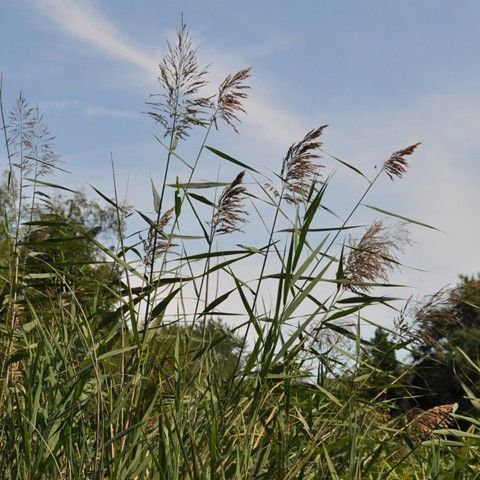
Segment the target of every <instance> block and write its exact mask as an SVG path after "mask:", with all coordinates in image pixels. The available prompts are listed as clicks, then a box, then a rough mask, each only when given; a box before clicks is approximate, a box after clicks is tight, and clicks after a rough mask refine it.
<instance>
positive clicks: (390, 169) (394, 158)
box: [383, 142, 421, 181]
mask: <svg viewBox="0 0 480 480" xmlns="http://www.w3.org/2000/svg"><path fill="white" fill-rule="evenodd" d="M420 144H421V142H418V143H415V144H413V145H410V146H409V147H406V148H403V149H402V150H398V151H397V152H393V153H392V155H391V156H390V158H388V159H387V160H385V162H384V164H383V168H384V169H385V172H386V173H387V175H388V176H389V177H390V180H392V181H393V180H394V179H395V178H394V177H397V178H402V177H403V175H404V174H405V172H406V171H407V167H408V160H407V158H406V157H408V156H410V155H411V154H412V153H413V152H414V151H415V149H416V148H417V147H418V146H419V145H420Z"/></svg>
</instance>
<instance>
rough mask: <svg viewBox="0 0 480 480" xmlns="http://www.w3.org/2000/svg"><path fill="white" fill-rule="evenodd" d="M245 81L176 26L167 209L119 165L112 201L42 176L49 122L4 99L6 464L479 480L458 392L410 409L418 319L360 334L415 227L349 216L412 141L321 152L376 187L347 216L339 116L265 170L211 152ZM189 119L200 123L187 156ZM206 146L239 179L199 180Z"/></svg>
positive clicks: (473, 433)
mask: <svg viewBox="0 0 480 480" xmlns="http://www.w3.org/2000/svg"><path fill="white" fill-rule="evenodd" d="M250 75H251V71H250V69H248V68H246V69H242V70H240V71H238V72H237V73H234V74H231V75H228V76H227V77H226V78H225V80H224V81H223V82H222V83H221V85H220V86H219V88H218V91H217V94H216V95H208V94H205V93H204V90H205V88H206V86H207V78H208V72H207V70H206V69H204V68H202V67H200V66H199V65H198V63H197V59H196V49H195V47H194V46H193V45H192V42H191V40H190V37H189V34H188V30H187V28H186V26H185V25H183V24H182V25H181V27H180V28H179V30H178V33H177V37H176V40H175V43H174V44H169V45H168V46H167V51H166V54H165V55H164V57H163V58H162V59H161V62H160V65H159V76H158V82H159V93H158V94H156V95H154V96H152V97H151V98H150V100H149V101H148V103H147V106H148V109H149V112H148V114H149V116H150V117H152V118H153V120H154V121H155V122H156V124H157V125H158V126H159V128H160V129H161V134H160V135H159V136H158V137H156V138H157V140H158V144H159V146H160V148H161V149H162V152H163V153H164V155H165V160H164V162H163V165H164V171H163V183H162V185H161V187H160V188H158V186H155V185H154V184H153V182H152V191H153V209H154V214H153V215H152V214H151V213H150V214H149V213H148V212H141V211H137V210H134V209H132V208H130V207H127V206H125V205H123V204H121V203H120V202H119V199H118V195H117V188H116V184H115V177H113V179H114V191H113V194H111V195H109V194H107V193H105V192H102V191H100V190H98V189H97V190H96V191H97V193H98V194H99V195H100V196H101V197H102V198H103V200H104V201H105V202H106V205H107V206H106V207H100V206H99V205H98V203H96V202H94V201H91V200H88V198H87V197H86V196H85V195H84V194H81V193H79V192H74V191H72V190H69V189H68V188H66V187H63V186H61V185H56V184H55V183H54V182H52V181H51V179H48V181H47V180H45V179H44V177H45V176H47V175H50V176H51V175H52V174H54V173H55V170H56V169H57V168H59V163H58V156H57V155H56V154H55V153H54V145H53V137H52V136H51V135H50V133H49V132H48V128H47V126H46V123H45V120H44V119H43V117H42V116H41V114H40V113H39V111H38V109H37V108H36V107H31V106H29V104H28V102H27V101H26V100H25V98H24V97H23V96H22V95H21V96H20V97H19V100H18V102H17V104H16V106H15V107H14V108H13V109H12V114H11V115H10V116H9V117H8V116H6V115H4V111H3V102H1V98H0V103H1V105H2V119H3V131H4V134H5V147H6V148H5V154H6V159H7V161H8V164H7V174H6V176H5V180H4V189H3V190H2V195H1V196H0V200H1V206H2V215H3V217H2V230H1V234H0V244H1V247H2V248H1V253H0V262H1V263H0V268H1V270H0V305H1V306H0V345H1V350H0V365H1V376H0V465H1V469H0V471H1V478H5V479H14V478H25V479H27V478H31V479H39V478H49V479H52V478H58V479H85V478H92V479H107V478H112V479H144V478H151V479H162V480H163V479H210V478H212V479H213V478H215V479H216V478H218V479H234V478H235V479H245V478H255V479H276V478H281V479H297V478H307V479H317V478H336V479H383V478H385V479H405V478H412V479H413V478H415V479H427V478H458V479H471V478H476V477H477V476H478V475H480V470H479V450H478V445H479V441H480V432H479V429H478V425H479V423H478V419H476V418H474V416H472V415H463V416H462V417H461V418H460V416H458V415H457V414H456V413H455V412H456V405H454V404H445V405H441V406H436V407H433V408H432V409H428V410H418V409H417V410H415V409H413V408H409V407H408V405H407V407H405V402H408V401H409V400H411V398H408V396H407V394H406V393H405V392H406V390H404V386H405V385H406V384H407V383H408V380H407V379H408V376H409V367H408V365H399V366H398V368H397V366H396V363H395V351H396V350H398V349H400V348H402V349H409V348H410V347H411V345H413V344H414V343H415V342H418V341H419V338H420V337H421V332H420V331H417V326H415V325H409V324H405V323H404V322H400V323H397V324H396V326H395V327H394V328H393V329H392V330H391V331H386V333H385V332H384V336H383V337H382V336H381V335H380V336H379V337H378V342H377V343H375V342H373V341H367V340H365V339H363V338H362V336H361V331H360V330H361V329H360V325H361V323H363V322H366V321H368V318H367V314H368V309H369V307H371V306H372V305H377V304H380V305H387V306H390V307H392V311H398V308H397V307H396V305H397V304H396V303H395V302H396V301H397V300H398V299H396V298H392V297H389V296H387V295H385V294H383V293H381V294H380V293H379V292H382V291H383V290H384V289H388V288H389V287H391V285H390V284H389V274H390V273H391V271H392V270H393V269H395V268H397V267H400V266H401V263H400V258H399V254H400V253H401V251H402V249H403V247H404V246H406V245H407V244H408V242H409V240H408V238H409V237H408V236H407V235H406V233H405V232H406V230H405V229H406V225H408V224H411V223H418V222H415V221H413V220H410V219H406V218H404V217H401V218H402V219H403V222H404V223H402V224H401V225H398V224H392V225H390V226H388V225H387V221H388V219H390V220H391V221H392V222H396V221H397V220H398V215H397V214H393V213H390V212H387V211H385V210H383V209H380V208H378V207H374V208H373V210H374V211H375V212H376V213H381V214H382V216H383V218H382V219H381V220H378V219H373V220H372V224H371V226H370V227H368V228H367V229H366V230H365V231H364V233H363V234H360V233H359V234H358V235H355V234H354V235H350V232H351V231H352V230H353V231H355V230H359V229H360V228H361V227H359V226H357V225H355V224H352V219H353V218H354V216H355V214H356V213H357V211H358V210H359V209H360V208H362V205H363V201H364V199H365V197H366V196H367V195H368V193H369V192H370V190H371V189H372V188H374V186H375V185H376V184H377V183H378V182H380V181H382V180H384V179H385V178H386V177H387V176H388V177H390V178H391V179H400V178H401V177H403V176H404V175H405V174H406V173H407V167H408V162H407V157H409V156H410V155H412V154H413V153H414V150H415V149H416V147H417V146H418V143H416V144H413V145H411V146H409V147H407V148H404V149H402V150H399V151H396V152H394V153H393V154H392V155H391V156H390V157H388V158H387V159H386V160H385V161H384V162H383V163H382V164H381V167H380V168H379V169H378V170H377V171H376V173H375V175H374V176H373V178H372V179H369V178H368V176H367V175H366V174H365V173H363V172H361V171H360V170H359V169H358V168H357V167H355V166H353V165H350V164H348V163H346V162H344V161H343V160H340V159H338V158H336V157H329V160H331V161H334V162H337V163H338V162H340V164H341V166H342V168H343V167H345V168H348V169H349V170H351V171H353V172H354V173H355V174H356V175H357V176H358V179H359V181H361V182H365V188H364V190H363V192H362V194H361V195H360V197H359V199H358V200H357V201H356V202H354V203H353V204H352V206H351V210H350V212H349V213H348V214H347V215H346V216H344V217H340V216H338V215H336V214H335V212H334V211H333V210H332V209H331V208H330V207H328V206H327V204H326V201H325V195H326V192H327V191H328V189H330V188H331V186H332V176H331V175H330V173H329V171H328V167H327V166H324V165H320V164H319V161H320V159H321V155H322V154H324V155H326V154H325V153H324V152H323V150H322V145H323V141H324V140H323V137H324V134H325V129H326V126H325V125H323V126H319V127H317V128H314V129H312V130H310V131H309V132H308V133H306V135H305V136H304V137H303V138H302V139H299V140H297V141H295V142H294V143H292V145H291V147H290V148H289V149H288V151H287V152H286V154H285V157H284V159H283V162H281V161H280V162H279V169H278V172H275V173H274V174H272V175H270V176H271V177H273V178H269V177H268V175H267V174H265V173H263V172H262V168H261V166H260V165H249V164H246V163H244V162H241V161H239V160H237V159H235V158H234V157H232V156H230V155H228V154H226V153H223V152H222V151H221V150H219V149H218V148H216V147H213V146H210V145H208V143H209V138H210V134H211V131H212V127H214V128H215V129H220V128H222V126H227V127H231V128H233V129H234V130H235V131H237V132H238V130H239V125H240V119H241V116H242V114H244V113H246V107H245V100H246V97H247V92H248V91H249V90H248V88H249V87H248V80H249V77H250ZM0 92H1V88H0ZM193 129H203V130H204V137H203V139H202V140H201V142H200V146H199V147H198V150H197V152H196V153H195V154H189V155H188V157H185V158H184V156H182V155H180V153H179V144H181V143H183V142H188V141H189V140H190V139H191V137H190V133H191V132H192V131H193ZM162 137H163V139H162ZM207 154H208V155H210V156H211V158H215V159H218V161H219V162H222V164H223V165H224V166H228V167H229V168H232V169H234V170H233V173H232V175H231V177H229V179H228V180H227V181H225V182H221V181H218V179H217V180H215V181H211V182H207V181H198V180H197V174H198V169H199V165H201V162H202V161H203V160H204V156H205V155H207ZM324 160H326V159H324ZM173 162H178V163H179V165H180V166H182V168H184V174H185V177H184V179H182V181H180V179H179V178H177V179H176V180H175V181H173V182H172V179H171V178H170V176H171V168H172V163H173ZM325 163H326V162H325ZM231 178H233V181H232V180H231ZM52 190H53V192H57V194H56V193H52ZM58 192H61V193H62V195H64V196H63V197H59V196H58ZM172 192H173V195H170V193H172ZM205 192H207V193H205ZM212 192H213V193H212ZM65 195H72V196H71V197H65ZM172 196H173V199H172V198H170V197H172ZM167 203H168V205H167V206H166V205H165V204H167ZM134 215H135V216H136V217H138V218H140V219H141V220H142V221H143V222H145V231H143V232H141V234H140V236H138V235H137V234H133V235H132V234H130V233H129V229H128V228H129V222H130V219H131V218H132V216H134ZM332 222H335V223H333V224H332ZM257 225H263V226H264V227H265V231H266V234H265V238H264V239H262V238H260V237H259V236H258V235H257V236H256V237H255V241H257V243H256V244H255V245H252V246H245V245H242V244H239V243H238V242H239V240H238V237H237V235H238V232H239V230H240V228H242V229H245V230H247V229H249V228H253V229H255V228H256V226H257ZM332 225H333V226H332ZM423 225H424V224H423ZM185 226H187V227H188V228H189V230H190V231H189V232H188V235H186V234H185ZM424 226H425V225H424ZM319 234H320V236H319ZM357 238H358V239H357ZM232 245H233V246H232ZM242 265H245V267H244V268H243V267H242ZM241 271H248V272H251V275H249V276H248V277H244V276H242V275H241V274H240V273H239V272H241ZM269 298H270V300H269ZM232 310H233V311H232ZM222 319H223V321H222ZM387 333H388V334H390V336H389V337H388V338H393V339H394V340H391V341H389V340H388V339H387V336H386V335H387ZM422 338H423V337H422ZM375 345H376V346H375ZM392 354H393V357H392ZM385 357H388V358H389V359H390V361H389V362H383V363H382V361H381V359H382V358H385ZM392 358H393V359H392ZM379 359H380V360H379ZM469 361H470V363H471V365H472V368H474V369H476V370H477V371H478V372H480V367H479V366H478V362H477V363H476V361H475V359H470V360H469ZM387 364H388V365H392V364H393V365H394V366H392V367H391V369H390V370H389V371H388V372H387V371H386V370H387V368H386V367H385V369H383V368H384V367H383V366H382V365H387ZM389 368H390V367H389ZM466 394H467V395H470V396H471V400H472V402H473V403H475V402H477V404H478V399H476V397H475V393H474V392H472V391H471V390H469V389H468V388H467V389H466ZM402 400H403V403H402ZM402 405H403V406H402ZM459 420H462V421H464V428H463V429H458V428H457V427H458V423H457V421H459ZM465 425H466V426H465ZM446 472H448V473H446Z"/></svg>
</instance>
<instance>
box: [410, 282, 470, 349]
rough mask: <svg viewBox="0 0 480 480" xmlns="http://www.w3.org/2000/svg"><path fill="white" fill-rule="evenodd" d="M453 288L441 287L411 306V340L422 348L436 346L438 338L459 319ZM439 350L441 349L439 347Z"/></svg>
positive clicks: (458, 321)
mask: <svg viewBox="0 0 480 480" xmlns="http://www.w3.org/2000/svg"><path fill="white" fill-rule="evenodd" d="M455 306H456V302H455V290H452V289H448V288H442V289H440V290H439V291H437V292H435V293H434V294H433V295H429V296H427V297H426V298H425V300H424V301H423V302H421V303H419V304H417V305H415V306H414V307H413V308H412V312H411V315H412V317H413V319H414V323H413V325H414V328H413V333H412V335H413V340H414V342H415V343H416V344H417V345H419V346H420V347H421V348H423V349H429V348H431V347H434V348H435V347H438V346H439V342H440V339H441V338H443V337H445V336H447V335H448V332H449V330H450V329H451V328H452V327H456V326H459V325H460V324H461V321H460V319H459V317H458V316H457V315H456V313H455V311H456V309H455ZM439 350H440V351H441V349H439Z"/></svg>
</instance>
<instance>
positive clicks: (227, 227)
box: [212, 171, 248, 234]
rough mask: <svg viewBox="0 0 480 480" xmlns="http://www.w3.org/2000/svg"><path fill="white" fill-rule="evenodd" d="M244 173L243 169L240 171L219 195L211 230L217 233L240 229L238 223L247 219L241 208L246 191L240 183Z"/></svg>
mask: <svg viewBox="0 0 480 480" xmlns="http://www.w3.org/2000/svg"><path fill="white" fill-rule="evenodd" d="M244 175H245V171H243V172H240V173H239V174H238V175H237V176H236V177H235V180H234V181H233V182H232V183H231V184H230V185H228V186H226V187H225V188H224V189H223V192H222V194H221V195H220V198H219V201H218V209H217V211H216V212H215V215H214V216H213V219H212V228H213V231H214V232H216V233H218V234H226V233H232V232H235V231H237V230H240V228H239V224H240V223H245V222H246V221H247V220H246V218H245V217H246V215H248V213H247V212H246V211H245V210H244V209H243V202H244V199H245V192H246V189H245V187H244V186H243V185H242V181H243V177H244Z"/></svg>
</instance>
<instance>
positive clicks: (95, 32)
mask: <svg viewBox="0 0 480 480" xmlns="http://www.w3.org/2000/svg"><path fill="white" fill-rule="evenodd" d="M34 5H36V6H37V7H38V8H39V10H40V11H41V13H42V14H43V15H44V16H45V17H47V18H48V19H50V20H51V21H53V22H54V23H55V24H56V25H57V26H58V27H60V28H61V29H63V30H64V31H65V32H66V33H68V34H69V35H71V36H72V37H74V38H76V39H78V40H82V41H83V42H85V43H86V44H88V45H90V46H91V47H93V48H95V49H96V50H98V51H100V52H101V53H103V54H105V55H107V56H109V57H113V58H118V59H120V60H124V61H127V62H130V63H131V64H133V65H135V66H137V67H140V68H142V69H144V70H146V71H148V72H150V73H152V72H153V71H154V69H155V64H156V61H155V58H154V57H153V56H152V55H149V54H148V53H145V52H144V51H143V50H142V49H140V48H138V47H135V46H134V45H132V44H130V43H129V42H128V41H127V40H125V35H124V34H123V33H122V32H120V30H119V29H118V28H117V27H116V25H114V24H113V23H112V22H110V21H109V20H108V19H107V18H106V17H105V16H104V15H102V14H101V12H100V11H99V10H98V9H97V8H96V7H95V5H94V4H93V3H92V2H90V1H86V0H35V3H34Z"/></svg>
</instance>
